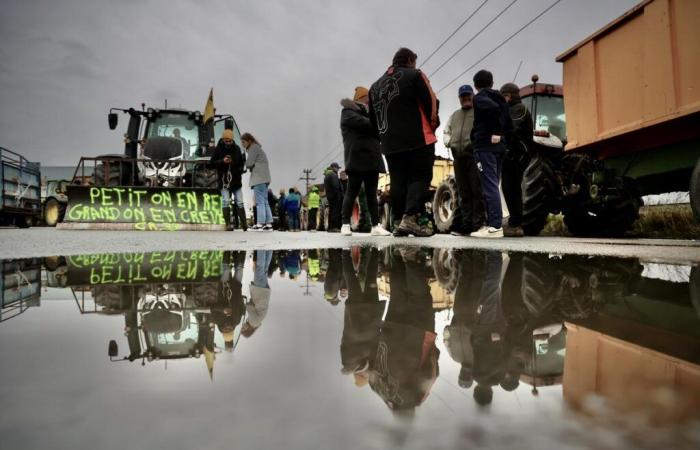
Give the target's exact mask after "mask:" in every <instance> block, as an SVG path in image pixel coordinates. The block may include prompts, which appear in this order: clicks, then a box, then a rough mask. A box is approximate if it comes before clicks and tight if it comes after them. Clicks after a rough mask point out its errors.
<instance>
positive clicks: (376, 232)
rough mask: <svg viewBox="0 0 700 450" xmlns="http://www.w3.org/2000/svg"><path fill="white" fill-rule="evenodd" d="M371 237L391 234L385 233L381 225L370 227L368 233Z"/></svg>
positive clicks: (389, 234)
mask: <svg viewBox="0 0 700 450" xmlns="http://www.w3.org/2000/svg"><path fill="white" fill-rule="evenodd" d="M370 234H371V235H372V236H391V233H390V232H388V231H386V230H385V229H384V227H383V226H381V225H375V226H373V227H372V231H371V232H370Z"/></svg>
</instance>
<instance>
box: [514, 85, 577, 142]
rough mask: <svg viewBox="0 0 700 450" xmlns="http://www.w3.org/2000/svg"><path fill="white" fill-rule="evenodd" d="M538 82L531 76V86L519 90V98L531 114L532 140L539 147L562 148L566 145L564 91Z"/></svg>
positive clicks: (555, 86) (558, 86) (559, 86)
mask: <svg viewBox="0 0 700 450" xmlns="http://www.w3.org/2000/svg"><path fill="white" fill-rule="evenodd" d="M538 80H539V77H538V76H537V75H533V76H532V84H529V85H527V86H523V87H522V88H521V89H520V98H521V99H522V101H523V104H525V106H526V107H527V109H528V110H529V111H530V113H531V114H532V120H533V122H534V127H535V130H534V140H535V142H536V143H538V144H541V145H545V146H549V147H555V146H556V147H558V148H563V146H564V145H565V144H566V114H565V113H564V91H563V90H562V87H561V85H558V84H544V83H537V81H538Z"/></svg>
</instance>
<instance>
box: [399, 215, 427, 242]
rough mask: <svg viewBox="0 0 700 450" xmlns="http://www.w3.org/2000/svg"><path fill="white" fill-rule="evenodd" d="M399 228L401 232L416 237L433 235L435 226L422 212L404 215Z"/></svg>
mask: <svg viewBox="0 0 700 450" xmlns="http://www.w3.org/2000/svg"><path fill="white" fill-rule="evenodd" d="M398 228H399V230H400V231H401V232H403V233H405V234H408V235H413V236H416V237H429V236H432V235H433V226H432V224H431V223H430V220H429V219H428V218H427V217H424V216H422V215H421V214H415V215H404V216H403V219H401V224H399V227H398Z"/></svg>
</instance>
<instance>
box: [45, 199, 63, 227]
mask: <svg viewBox="0 0 700 450" xmlns="http://www.w3.org/2000/svg"><path fill="white" fill-rule="evenodd" d="M65 214H66V205H65V204H63V203H61V202H59V201H58V200H56V199H55V198H50V199H48V200H47V201H46V204H45V205H44V222H45V223H46V225H47V226H49V227H55V226H56V224H57V223H59V222H63V216H64V215H65Z"/></svg>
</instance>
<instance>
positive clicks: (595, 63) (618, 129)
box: [557, 0, 700, 157]
mask: <svg viewBox="0 0 700 450" xmlns="http://www.w3.org/2000/svg"><path fill="white" fill-rule="evenodd" d="M698 24H700V1H698V0H645V1H643V2H641V3H640V4H639V5H637V6H635V7H634V8H633V9H631V10H630V11H628V12H627V13H625V14H624V15H623V16H621V17H619V18H618V19H617V20H615V21H613V22H612V23H610V24H609V25H607V26H606V27H604V28H603V29H601V30H599V31H598V32H596V33H595V34H593V35H591V36H589V37H588V38H586V39H585V40H584V41H582V42H581V43H579V44H578V45H576V46H575V47H573V48H571V49H570V50H568V51H566V52H564V53H563V54H561V55H559V56H558V57H557V61H558V62H562V63H563V65H564V74H563V79H564V92H565V93H566V95H565V96H564V102H565V103H564V104H565V110H566V115H567V131H568V136H567V137H568V144H567V147H566V149H567V150H574V149H579V150H587V149H596V150H601V149H602V155H601V156H603V157H605V156H614V155H615V154H623V153H632V152H635V151H638V150H643V149H644V148H641V147H644V145H643V144H642V145H641V146H640V145H633V146H630V145H629V141H625V143H626V145H620V144H617V145H607V146H606V145H605V143H604V141H608V140H611V139H613V138H617V137H620V136H623V135H630V134H633V135H634V134H636V133H637V132H638V131H639V130H647V133H648V132H649V130H650V128H651V129H654V128H655V127H656V129H655V131H654V134H653V136H652V135H651V134H644V135H643V136H642V135H641V134H640V136H638V139H635V141H636V142H639V143H644V142H646V141H649V140H650V139H651V140H654V141H655V142H654V143H653V145H648V146H647V148H650V147H658V146H659V145H664V144H667V143H672V142H673V141H676V142H677V141H678V140H679V139H688V138H693V137H695V134H697V129H698V128H700V124H699V123H698V122H697V119H698V118H700V114H698V113H699V112H700V26H698ZM693 123H695V125H693ZM690 128H695V132H693V131H692V130H691V129H690ZM665 135H667V136H668V139H666V138H664V137H663V136H665ZM660 136H661V137H660ZM623 139H624V138H623ZM618 141H619V139H618ZM615 147H617V148H615ZM620 147H627V148H620ZM630 147H632V148H630Z"/></svg>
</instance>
